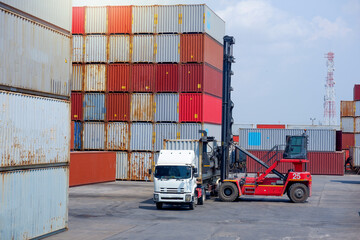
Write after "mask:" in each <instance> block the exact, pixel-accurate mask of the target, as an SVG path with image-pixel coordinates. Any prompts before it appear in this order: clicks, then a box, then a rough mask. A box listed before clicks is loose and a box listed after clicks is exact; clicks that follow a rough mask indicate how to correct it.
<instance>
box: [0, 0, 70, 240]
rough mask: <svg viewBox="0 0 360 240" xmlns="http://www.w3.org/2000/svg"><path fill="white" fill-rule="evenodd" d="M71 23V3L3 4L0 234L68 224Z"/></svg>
mask: <svg viewBox="0 0 360 240" xmlns="http://www.w3.org/2000/svg"><path fill="white" fill-rule="evenodd" d="M70 28H71V1H69V0H65V1H61V2H59V1H55V0H49V1H46V3H44V1H34V2H32V3H31V4H29V3H28V1H25V0H17V1H9V0H2V1H0V56H1V57H2V61H0V75H1V76H0V106H1V107H2V108H1V111H0V119H1V121H0V132H1V138H0V223H1V224H0V225H1V230H0V239H32V238H38V237H41V236H44V235H47V234H50V233H52V232H57V231H61V230H64V229H65V228H67V219H68V214H67V213H68V212H67V211H68V186H69V169H68V163H69V160H70V159H69V157H70V156H69V149H70V145H69V143H70V142H69V141H70V121H69V119H70V101H69V98H70V76H71V63H70V61H71V39H70V30H71V29H70ZM75 111H76V109H75Z"/></svg>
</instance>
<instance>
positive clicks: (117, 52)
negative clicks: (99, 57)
mask: <svg viewBox="0 0 360 240" xmlns="http://www.w3.org/2000/svg"><path fill="white" fill-rule="evenodd" d="M109 62H130V36H129V35H111V36H110V37H109Z"/></svg>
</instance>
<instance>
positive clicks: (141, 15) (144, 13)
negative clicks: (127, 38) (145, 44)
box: [132, 6, 155, 33]
mask: <svg viewBox="0 0 360 240" xmlns="http://www.w3.org/2000/svg"><path fill="white" fill-rule="evenodd" d="M154 22H155V6H133V7H132V32H133V33H154V32H155V24H154Z"/></svg>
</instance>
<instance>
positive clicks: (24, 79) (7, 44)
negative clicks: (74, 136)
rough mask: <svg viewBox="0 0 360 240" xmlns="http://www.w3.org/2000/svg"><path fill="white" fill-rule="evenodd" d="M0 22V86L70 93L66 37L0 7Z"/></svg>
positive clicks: (69, 53) (69, 55) (67, 42)
mask: <svg viewBox="0 0 360 240" xmlns="http://www.w3.org/2000/svg"><path fill="white" fill-rule="evenodd" d="M18 1H19V0H18ZM20 2H24V1H20ZM51 2H52V1H51ZM15 3H17V1H15V2H14V4H15ZM24 4H25V5H28V4H26V3H24ZM65 4H66V3H65ZM10 5H11V4H10ZM15 5H16V4H15ZM56 5H57V4H56ZM41 8H42V7H41ZM51 9H52V8H51ZM0 23H1V27H0V56H1V58H0V85H5V86H10V87H15V88H25V89H30V90H34V91H38V92H45V93H51V94H55V95H62V96H70V76H71V48H70V45H71V44H70V43H71V39H70V37H69V36H67V35H63V34H61V33H59V32H56V31H52V30H50V29H49V28H47V27H44V26H43V25H39V24H36V23H34V22H32V21H29V20H25V19H24V18H22V17H19V16H18V15H14V14H11V13H9V12H5V11H3V10H0ZM69 27H70V25H69Z"/></svg>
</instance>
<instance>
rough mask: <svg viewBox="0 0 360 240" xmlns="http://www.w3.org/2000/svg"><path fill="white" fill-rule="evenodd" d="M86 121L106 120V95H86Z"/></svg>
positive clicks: (84, 105)
mask: <svg viewBox="0 0 360 240" xmlns="http://www.w3.org/2000/svg"><path fill="white" fill-rule="evenodd" d="M84 99H85V100H84V103H83V107H84V120H85V121H87V120H105V113H106V108H105V94H103V93H85V98H84Z"/></svg>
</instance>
